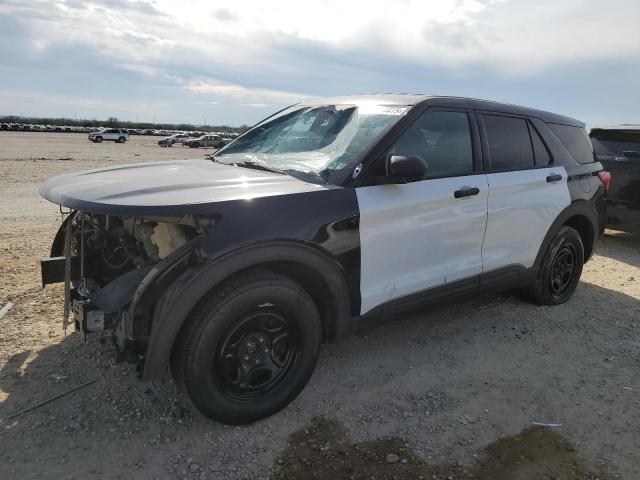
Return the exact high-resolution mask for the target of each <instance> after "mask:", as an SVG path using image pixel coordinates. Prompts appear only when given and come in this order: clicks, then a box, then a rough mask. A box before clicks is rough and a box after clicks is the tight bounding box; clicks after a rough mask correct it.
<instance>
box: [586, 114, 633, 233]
mask: <svg viewBox="0 0 640 480" xmlns="http://www.w3.org/2000/svg"><path fill="white" fill-rule="evenodd" d="M590 135H591V141H592V143H593V149H594V151H595V153H596V156H597V159H598V161H599V162H600V163H602V165H603V166H604V168H605V169H606V170H607V171H609V172H610V174H611V188H610V190H609V193H608V195H607V200H608V209H607V213H608V222H607V224H608V226H610V227H611V228H614V229H616V230H622V231H626V232H631V233H640V125H620V126H616V127H599V128H593V129H591V134H590Z"/></svg>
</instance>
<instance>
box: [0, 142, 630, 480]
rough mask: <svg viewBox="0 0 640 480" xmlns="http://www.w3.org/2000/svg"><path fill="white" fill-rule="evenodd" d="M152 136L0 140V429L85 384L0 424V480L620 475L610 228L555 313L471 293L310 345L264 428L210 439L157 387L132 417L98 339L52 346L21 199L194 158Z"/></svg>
mask: <svg viewBox="0 0 640 480" xmlns="http://www.w3.org/2000/svg"><path fill="white" fill-rule="evenodd" d="M157 140H158V138H157V137H136V136H132V137H131V138H130V140H129V141H128V142H127V143H125V144H122V145H121V144H114V143H102V144H93V143H90V142H88V141H87V139H86V135H82V134H47V133H35V132H34V133H22V132H0V252H1V254H2V256H1V263H0V308H1V307H2V306H4V305H5V304H6V303H7V302H9V301H10V302H13V303H14V304H15V305H14V306H13V308H11V309H10V310H9V312H8V313H7V314H6V315H5V316H4V317H3V318H1V319H0V418H4V417H7V416H9V415H11V414H12V413H15V412H17V411H19V410H21V409H23V408H25V407H29V406H30V405H34V404H36V403H38V402H40V401H43V400H46V399H48V398H50V397H53V396H55V395H57V394H59V393H61V392H64V391H66V390H69V389H71V388H73V387H75V386H77V385H80V384H82V383H84V382H87V381H89V380H94V379H95V380H97V381H96V382H95V383H93V384H92V385H90V386H88V387H86V388H84V389H81V390H79V391H77V392H75V393H73V394H71V395H69V396H66V397H63V398H61V399H58V400H55V401H53V402H51V403H48V404H46V405H44V406H42V407H40V408H37V409H34V410H32V411H29V412H26V413H24V414H22V415H20V416H17V417H15V418H12V419H10V420H8V421H5V422H3V423H0V478H3V479H12V478H142V479H153V478H198V479H199V478H212V479H218V478H313V476H312V472H315V473H316V474H317V476H318V478H332V479H336V478H349V477H350V476H353V478H371V477H372V476H374V477H375V478H393V477H394V476H395V477H397V478H419V477H420V476H422V477H424V478H447V477H449V478H470V477H469V475H470V474H473V475H474V477H473V478H486V479H489V478H491V479H499V478H505V479H511V478H513V479H525V480H534V479H536V480H537V479H542V478H557V479H565V478H566V479H569V478H571V479H573V478H595V477H596V476H598V477H599V478H623V479H629V480H631V479H635V478H640V429H639V427H638V426H639V425H640V395H639V393H640V375H639V374H638V373H639V372H640V237H637V236H635V237H634V236H631V235H627V234H623V233H619V232H613V231H607V235H606V237H605V240H604V243H602V244H600V245H598V247H597V253H596V255H595V256H594V258H593V259H592V260H591V261H590V262H589V263H588V264H587V265H586V266H585V271H584V273H583V277H582V281H581V283H580V285H579V286H578V289H577V291H576V294H575V296H574V298H573V299H572V300H571V301H569V302H568V303H566V304H564V305H561V306H558V307H537V306H534V305H531V304H528V303H524V302H522V301H520V300H519V299H518V298H517V297H516V296H514V295H513V294H512V293H508V292H507V293H504V294H500V295H490V296H483V297H479V298H477V299H473V300H470V301H466V302H462V303H458V304H455V305H449V306H444V307H440V308H434V309H431V310H429V311H426V312H423V313H417V314H413V315H410V316H407V317H406V318H398V319H397V321H396V322H394V323H390V324H387V325H384V326H382V327H379V328H377V329H374V330H370V331H368V332H366V333H365V334H362V335H359V336H357V337H354V338H350V339H347V340H343V341H340V342H337V343H335V344H331V345H325V346H324V349H323V352H322V354H321V358H320V361H319V365H318V368H317V370H316V373H315V374H314V376H313V377H312V379H311V381H310V383H309V385H308V386H307V387H306V388H305V390H304V391H303V392H302V394H301V395H300V396H299V397H298V399H296V400H295V401H294V402H293V403H292V404H291V405H290V406H289V407H288V408H286V409H285V410H284V411H283V412H281V413H279V414H277V415H275V416H273V417H271V418H269V419H267V420H264V421H261V422H258V423H255V424H253V425H249V426H246V427H225V426H221V425H218V424H215V423H212V422H211V421H209V420H207V419H205V418H204V417H202V416H201V415H200V414H198V413H197V412H196V411H195V410H194V409H193V408H192V407H190V406H189V405H188V403H186V402H184V401H183V400H181V399H180V398H179V397H178V396H177V395H176V394H175V391H174V390H173V387H172V385H171V383H170V382H169V383H168V384H166V385H162V386H160V388H159V390H158V392H157V399H156V401H155V402H152V401H151V400H150V397H149V396H148V395H147V393H146V392H145V390H146V389H147V386H146V385H145V384H143V383H142V382H139V381H138V380H137V379H136V371H135V367H134V366H133V365H131V364H129V363H127V362H126V361H120V360H122V359H119V358H117V356H116V355H115V353H114V351H113V349H112V347H111V345H110V344H109V341H108V339H107V340H106V341H103V342H101V341H100V340H101V339H99V338H90V339H89V341H88V343H86V344H83V343H81V341H80V339H79V337H78V336H77V335H76V334H71V333H70V332H69V333H68V334H67V335H65V334H64V333H63V332H62V329H61V321H62V297H63V294H62V288H61V287H60V286H53V287H52V286H49V287H47V288H46V289H45V290H42V288H41V286H40V277H39V262H38V260H39V259H40V258H43V257H46V256H47V255H48V249H49V247H50V243H51V241H52V239H53V236H54V234H55V231H56V229H57V227H58V225H59V223H60V213H59V211H58V208H57V206H55V205H53V204H50V203H48V202H47V201H45V200H43V199H41V198H40V197H39V196H38V194H37V189H38V186H39V184H40V183H41V182H42V181H44V180H45V178H47V177H48V176H51V175H55V174H60V173H64V172H69V171H74V170H82V169H89V168H97V167H102V166H108V165H114V164H123V163H133V162H140V161H150V160H172V159H186V158H204V156H205V155H206V154H207V153H210V152H211V151H212V150H210V149H209V150H203V149H187V148H182V147H173V148H159V147H158V145H157ZM103 340H104V339H103ZM534 422H538V423H544V424H555V425H556V426H554V427H543V428H533V429H532V426H533V424H534ZM558 425H559V426H558ZM545 475H546V476H545Z"/></svg>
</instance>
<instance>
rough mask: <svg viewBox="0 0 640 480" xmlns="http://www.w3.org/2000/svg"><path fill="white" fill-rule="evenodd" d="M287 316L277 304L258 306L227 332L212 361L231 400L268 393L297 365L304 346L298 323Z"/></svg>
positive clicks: (257, 396) (243, 399) (217, 375)
mask: <svg viewBox="0 0 640 480" xmlns="http://www.w3.org/2000/svg"><path fill="white" fill-rule="evenodd" d="M287 317H288V316H287V315H286V313H283V312H280V311H279V310H278V309H277V308H275V307H256V308H254V309H252V310H250V311H248V312H247V313H246V314H243V315H242V316H241V317H240V318H238V319H237V320H236V321H235V322H233V324H232V326H231V328H230V329H229V330H228V331H227V332H225V335H224V336H223V338H222V339H221V341H220V342H219V344H218V348H217V351H216V354H215V356H214V359H213V362H214V371H215V377H216V378H217V379H219V380H220V382H221V383H222V385H223V386H224V387H225V395H227V396H228V397H229V398H230V399H233V400H236V401H253V400H256V399H258V398H260V397H261V396H264V395H268V393H269V392H270V391H271V390H273V389H274V388H276V387H277V386H278V383H279V382H280V381H281V380H282V379H283V378H285V377H286V376H287V374H288V373H289V371H290V370H291V369H292V368H294V367H295V365H296V363H297V362H298V360H299V358H300V354H301V349H300V347H301V345H300V339H299V338H298V337H299V335H298V329H297V327H296V325H295V322H292V321H291V319H290V318H287Z"/></svg>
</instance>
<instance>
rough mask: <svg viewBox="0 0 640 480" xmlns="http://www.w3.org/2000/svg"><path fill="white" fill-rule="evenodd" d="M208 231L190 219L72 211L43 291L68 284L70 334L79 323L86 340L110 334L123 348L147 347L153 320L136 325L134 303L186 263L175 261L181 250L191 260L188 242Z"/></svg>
mask: <svg viewBox="0 0 640 480" xmlns="http://www.w3.org/2000/svg"><path fill="white" fill-rule="evenodd" d="M205 228H206V225H203V224H202V220H201V219H200V222H199V221H198V219H194V218H193V217H190V216H187V217H184V218H180V219H175V218H171V219H166V218H154V219H148V218H147V219H143V218H134V217H118V216H111V215H103V214H94V213H90V212H83V211H72V212H70V213H69V214H68V215H67V217H66V218H65V220H64V222H63V224H62V226H61V227H60V229H59V231H58V234H57V235H56V238H55V240H54V243H53V246H52V251H51V257H50V258H47V259H44V260H42V262H41V265H42V284H43V287H44V286H45V285H47V284H52V283H61V282H63V283H64V286H65V299H64V320H63V322H64V323H63V326H64V328H65V330H66V329H67V327H68V326H69V325H71V324H73V325H74V326H75V329H76V330H77V331H78V332H80V334H81V335H82V336H83V337H84V335H86V334H88V333H91V332H99V331H104V330H110V331H111V332H112V336H113V340H114V342H115V343H116V344H117V345H118V347H119V348H120V350H124V349H125V348H126V347H127V346H139V347H142V348H144V346H145V342H146V339H147V338H148V336H149V329H150V319H148V318H142V319H140V320H141V321H137V322H135V323H134V322H133V316H134V311H133V308H131V307H132V303H134V302H132V299H133V298H134V296H135V295H136V294H137V296H138V297H140V296H141V293H142V290H143V289H145V288H147V287H149V284H150V283H155V285H154V286H153V287H157V286H158V285H157V283H158V282H157V277H158V272H159V271H160V270H163V271H166V270H168V267H169V266H171V265H173V264H176V263H180V262H179V261H178V262H176V261H175V258H174V257H175V256H176V255H175V253H176V252H179V251H180V250H185V251H186V254H187V255H182V256H181V258H183V259H185V258H187V257H188V254H189V253H190V252H191V249H190V248H188V247H187V244H188V243H191V242H192V241H193V240H195V239H197V238H198V237H199V235H200V234H201V233H202V232H203V231H204V229H205ZM172 254H173V255H172ZM187 261H188V259H187ZM183 263H184V262H183ZM165 273H166V272H165ZM145 278H147V282H146V283H145ZM152 278H153V280H154V282H151V281H150V280H151V279H152ZM147 290H148V288H147ZM160 293H161V292H160V291H158V292H156V295H159V294H160Z"/></svg>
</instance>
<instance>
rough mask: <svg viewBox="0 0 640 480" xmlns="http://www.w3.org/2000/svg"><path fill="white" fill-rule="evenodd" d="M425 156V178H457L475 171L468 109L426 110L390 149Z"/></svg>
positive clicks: (422, 157) (399, 153) (398, 153)
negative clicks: (466, 110) (449, 110)
mask: <svg viewBox="0 0 640 480" xmlns="http://www.w3.org/2000/svg"><path fill="white" fill-rule="evenodd" d="M388 154H389V155H403V156H407V157H410V156H413V157H419V158H421V159H422V160H423V161H424V162H425V163H426V165H427V175H426V176H425V178H438V177H455V176H462V175H469V174H471V173H473V149H472V147H471V133H470V131H469V119H468V117H467V114H466V113H464V112H425V113H423V114H422V115H421V116H420V117H419V118H418V119H417V120H416V121H415V122H414V123H413V125H411V126H410V127H409V128H408V129H407V130H405V131H404V132H403V133H402V135H401V136H400V138H398V140H396V142H395V144H394V145H393V147H391V149H390V150H389V152H388Z"/></svg>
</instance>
